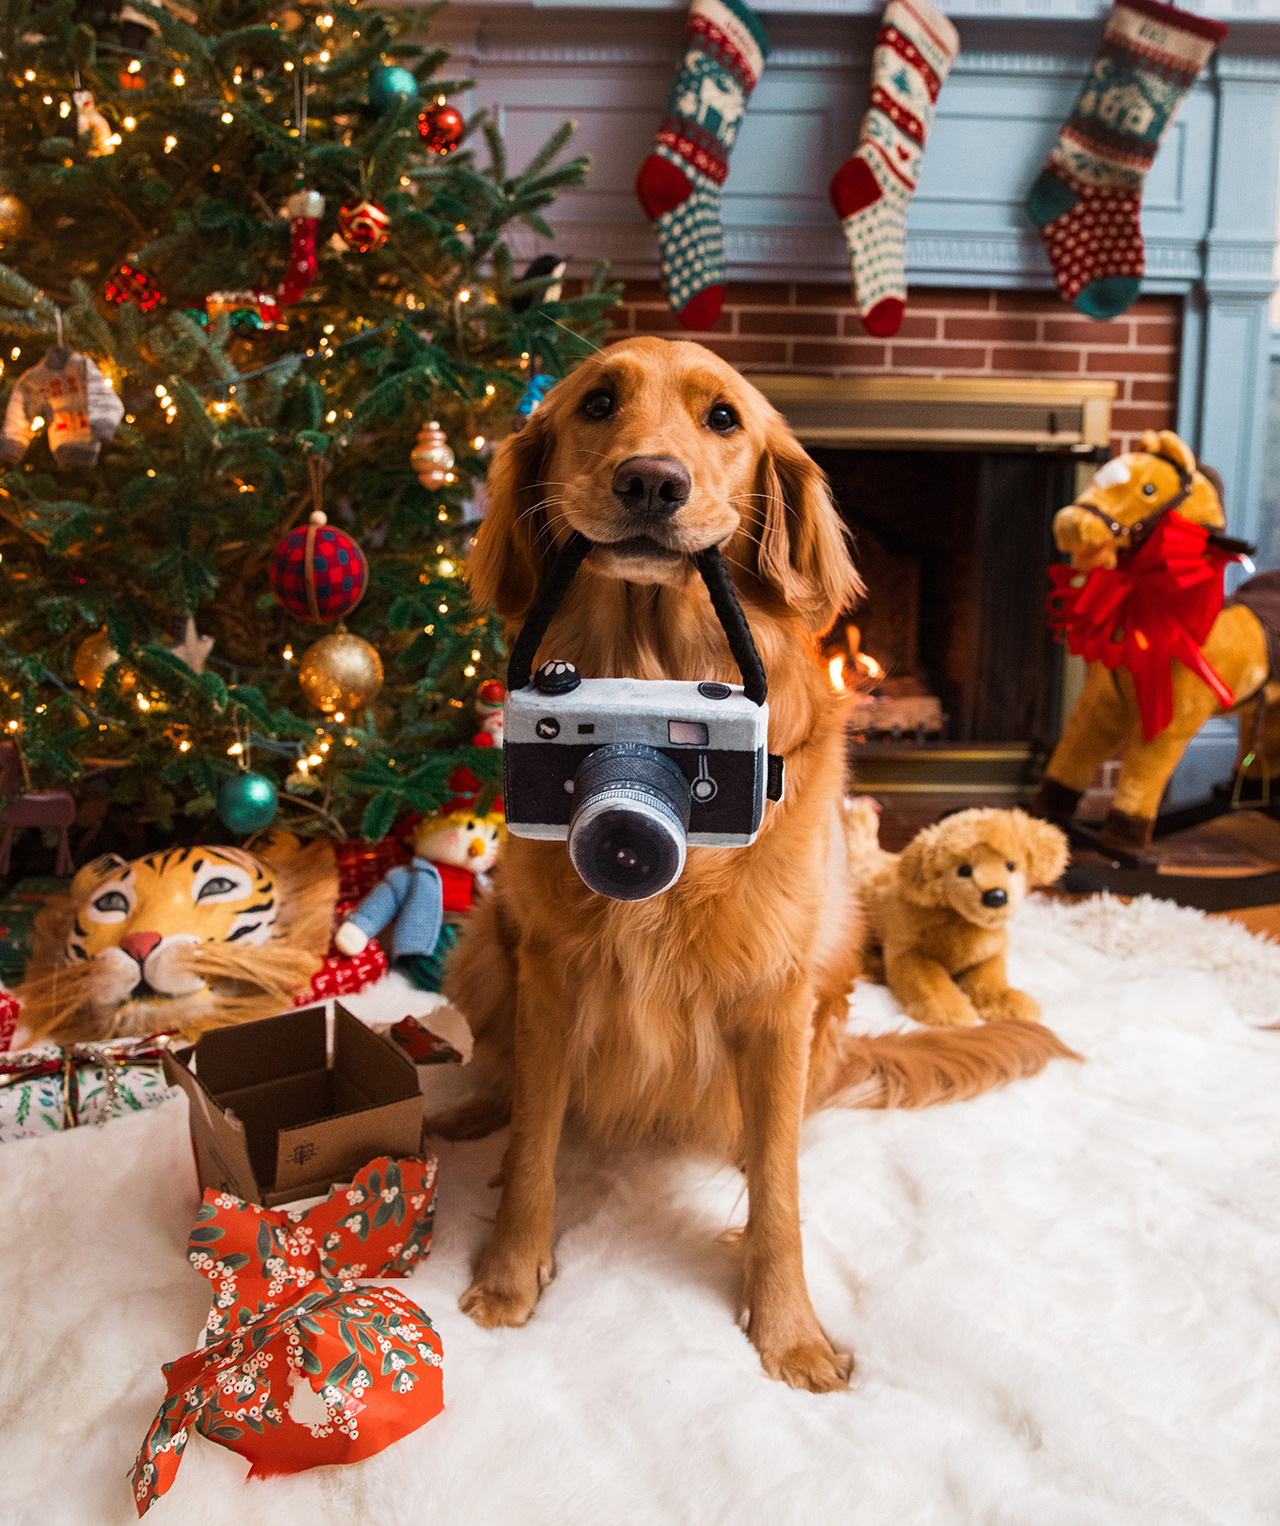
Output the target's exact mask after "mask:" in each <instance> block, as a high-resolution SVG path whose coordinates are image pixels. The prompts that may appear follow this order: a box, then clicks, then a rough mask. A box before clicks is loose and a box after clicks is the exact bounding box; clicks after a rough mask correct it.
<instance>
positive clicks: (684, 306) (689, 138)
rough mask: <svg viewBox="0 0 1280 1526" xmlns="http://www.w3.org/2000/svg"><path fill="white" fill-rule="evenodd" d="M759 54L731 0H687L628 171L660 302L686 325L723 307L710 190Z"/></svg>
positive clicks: (714, 193)
mask: <svg viewBox="0 0 1280 1526" xmlns="http://www.w3.org/2000/svg"><path fill="white" fill-rule="evenodd" d="M768 52H769V39H768V37H767V36H766V35H765V30H764V28H763V27H762V26H761V25H760V23H759V21H758V20H757V19H756V17H755V16H753V15H752V14H751V12H750V11H749V10H748V9H747V7H746V6H745V5H743V4H742V3H741V0H693V4H692V6H691V7H690V8H689V21H688V47H687V50H686V52H685V55H684V61H683V62H682V63H681V65H680V72H679V73H678V74H677V75H676V78H675V83H674V84H673V85H672V87H671V94H670V95H669V96H668V97H667V114H666V116H665V117H663V119H662V126H661V127H660V128H659V130H658V136H657V138H656V139H655V140H654V145H653V151H652V153H650V154H649V156H648V158H646V159H645V161H644V163H643V164H642V165H641V166H640V173H639V174H638V175H637V176H636V195H637V196H638V197H639V198H640V205H641V206H642V207H643V208H644V210H645V213H646V215H647V216H649V217H650V218H652V219H653V221H654V222H655V223H657V225H658V244H659V247H660V252H661V258H662V284H663V287H664V288H665V290H666V293H667V301H668V302H669V303H670V304H671V307H672V310H673V311H674V312H675V315H676V317H677V318H679V320H680V322H681V323H682V324H684V326H685V328H688V329H709V328H711V327H712V326H713V325H714V323H715V321H716V319H717V318H719V316H720V309H721V308H722V307H723V306H724V279H725V272H724V242H723V239H722V236H721V233H720V187H721V186H722V185H723V184H724V182H725V178H726V176H727V175H728V173H729V153H730V150H731V149H732V148H733V141H734V139H735V138H736V137H737V135H738V124H739V123H740V122H741V121H742V114H743V112H744V111H745V110H746V106H747V97H748V96H749V95H750V94H751V92H752V90H753V89H754V88H755V83H756V80H757V79H759V77H760V71H761V69H763V68H764V61H765V58H766V57H767V55H768Z"/></svg>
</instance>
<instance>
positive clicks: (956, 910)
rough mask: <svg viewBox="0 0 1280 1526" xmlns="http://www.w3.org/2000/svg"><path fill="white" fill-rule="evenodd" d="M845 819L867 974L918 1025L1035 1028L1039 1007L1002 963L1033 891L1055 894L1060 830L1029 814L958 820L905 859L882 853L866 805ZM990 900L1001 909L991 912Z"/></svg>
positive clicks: (1063, 850)
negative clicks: (1003, 1023) (1005, 1023)
mask: <svg viewBox="0 0 1280 1526" xmlns="http://www.w3.org/2000/svg"><path fill="white" fill-rule="evenodd" d="M845 811H846V818H847V821H848V825H849V829H850V830H849V840H850V849H851V851H852V853H853V854H854V857H855V860H856V862H857V863H858V865H859V867H860V871H861V872H860V873H859V875H858V879H859V882H860V884H861V886H862V894H863V904H864V908H865V930H864V936H865V944H864V952H865V956H866V958H865V970H866V973H867V974H868V975H869V976H870V977H871V978H873V979H876V980H882V981H883V982H884V983H885V984H887V985H888V986H889V988H890V989H891V990H892V992H893V994H894V995H895V996H896V997H897V998H898V1000H899V1002H901V1004H902V1007H903V1010H904V1011H905V1012H906V1013H907V1015H908V1016H909V1017H913V1018H914V1019H915V1020H916V1022H918V1023H930V1024H933V1025H936V1026H938V1027H947V1028H964V1027H971V1026H973V1025H974V1024H976V1023H979V1022H992V1021H995V1020H997V1019H1008V1018H1019V1019H1022V1020H1023V1021H1025V1022H1037V1021H1038V1020H1039V1017H1040V1008H1039V1006H1038V1004H1037V1003H1036V1002H1035V1000H1034V999H1033V998H1032V997H1030V996H1028V995H1027V994H1026V992H1025V991H1018V990H1015V989H1014V988H1013V987H1012V986H1010V984H1009V980H1008V976H1007V975H1006V973H1005V954H1006V951H1007V949H1008V946H1009V923H1010V922H1011V921H1012V920H1013V917H1014V916H1015V914H1016V913H1017V910H1018V907H1019V906H1021V905H1022V902H1023V899H1024V897H1025V896H1026V893H1027V891H1028V890H1030V889H1032V888H1033V887H1034V886H1036V885H1051V884H1052V883H1053V882H1054V880H1056V879H1057V878H1058V876H1059V875H1060V874H1061V873H1062V871H1063V870H1064V869H1065V868H1066V866H1067V856H1068V855H1067V840H1066V838H1065V837H1064V836H1063V834H1062V833H1061V832H1060V831H1059V830H1058V828H1057V827H1054V826H1050V825H1049V823H1048V822H1046V821H1037V820H1036V819H1035V818H1034V817H1031V816H1028V815H1027V814H1026V813H1025V812H1023V811H1002V810H985V809H984V810H973V811H958V812H957V813H956V814H955V815H954V816H947V817H945V818H944V819H943V820H942V821H939V822H938V823H937V824H936V825H934V826H931V827H926V828H925V829H924V831H922V832H919V833H917V834H916V836H915V837H914V838H913V839H912V840H911V842H910V843H908V844H907V847H906V849H905V851H904V852H902V853H900V854H899V853H886V852H884V850H883V849H882V848H880V846H879V843H878V841H877V827H878V821H877V815H876V812H875V810H874V809H873V808H872V807H871V806H870V804H869V802H867V801H866V800H865V799H858V800H850V801H848V802H846V806H845ZM989 893H994V895H995V897H996V898H997V899H998V898H999V895H1001V894H1003V895H1004V896H1005V900H1004V901H1003V902H1002V903H1001V904H999V905H996V906H991V905H988V904H986V903H985V902H984V901H983V896H984V895H987V894H989Z"/></svg>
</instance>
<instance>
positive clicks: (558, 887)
mask: <svg viewBox="0 0 1280 1526" xmlns="http://www.w3.org/2000/svg"><path fill="white" fill-rule="evenodd" d="M832 719H833V721H834V724H827V723H825V722H824V724H823V725H821V726H820V727H819V728H818V730H817V733H816V734H815V735H814V736H813V737H812V738H811V740H810V743H809V744H808V745H806V746H805V747H803V748H800V749H796V750H795V751H793V753H792V754H791V755H790V757H789V759H788V773H789V777H788V781H787V800H786V802H785V803H784V804H782V805H770V806H768V807H767V808H766V816H765V824H764V827H763V828H762V830H761V833H760V836H759V837H758V838H757V840H756V842H755V843H753V844H752V845H751V846H750V847H747V848H733V849H716V848H691V849H690V850H689V856H688V860H687V863H686V867H685V871H684V873H683V875H682V876H681V878H680V880H679V881H677V883H676V884H675V885H674V886H672V888H671V889H670V890H668V891H665V892H664V893H663V894H662V895H660V896H655V897H654V898H653V899H652V900H649V901H641V902H634V903H626V902H619V901H610V900H607V899H606V898H604V897H601V896H597V895H593V894H592V893H591V892H590V891H588V890H587V889H586V887H585V886H584V885H583V884H582V882H581V881H580V880H579V879H578V877H577V875H576V874H575V872H574V870H573V868H572V866H571V864H570V863H569V859H568V855H567V853H566V852H565V849H564V846H563V844H560V843H545V842H531V841H529V840H527V839H526V840H521V839H512V840H511V841H510V842H509V843H508V845H507V849H506V851H505V855H504V861H503V865H502V879H503V881H504V900H505V901H506V903H507V905H508V906H509V907H511V909H512V912H513V914H514V917H515V920H516V921H517V922H518V924H519V929H520V943H521V945H522V946H525V947H533V948H536V949H537V950H538V951H539V952H540V953H543V954H545V955H547V956H548V961H547V962H549V963H552V964H554V966H555V967H556V968H557V969H558V970H559V971H560V972H561V975H560V979H561V990H560V993H559V996H558V1001H557V1003H556V1005H558V1006H559V1007H560V1011H559V1013H558V1014H557V1017H556V1019H554V1020H558V1021H562V1022H564V1023H565V1025H566V1028H567V1036H568V1063H569V1067H570V1075H571V1095H570V1106H571V1108H572V1109H573V1110H574V1111H575V1112H576V1113H577V1114H579V1115H580V1116H581V1117H583V1118H584V1119H585V1121H586V1122H587V1123H588V1124H589V1126H590V1127H591V1128H592V1130H593V1131H594V1132H597V1133H599V1134H601V1135H603V1136H606V1137H611V1138H619V1137H639V1136H642V1135H651V1136H652V1135H657V1136H659V1137H663V1136H665V1137H668V1138H672V1139H680V1140H682V1141H686V1142H689V1141H695V1142H699V1143H702V1144H705V1145H708V1146H710V1147H712V1148H727V1147H729V1146H730V1145H731V1144H732V1142H733V1141H734V1140H735V1139H736V1137H737V1135H738V1133H739V1130H740V1124H741V1118H740V1113H739V1109H738V1102H737V1091H736V1085H735V1082H734V1078H733V1074H732V1065H731V1059H730V1046H731V1044H732V1042H733V1035H734V1031H735V1026H736V1024H737V1023H738V1021H739V1018H740V1015H741V1013H742V1012H743V1011H744V1010H745V1007H746V1006H747V1005H750V1004H752V1003H758V1001H759V1000H760V999H761V997H762V996H763V997H764V999H765V1000H766V1001H767V999H768V993H770V992H772V991H777V992H778V993H782V992H783V991H784V990H785V989H786V988H787V987H788V986H793V985H794V983H795V981H796V979H797V977H799V978H800V979H802V980H807V981H810V982H812V983H813V984H814V985H815V986H818V985H820V984H821V982H822V979H823V974H824V970H825V969H826V968H827V966H829V965H830V964H831V963H832V962H833V959H834V958H835V956H836V955H837V954H838V953H843V952H844V951H845V950H846V949H847V948H849V947H851V946H854V945H855V944H856V937H857V934H856V930H855V927H854V923H855V922H856V915H857V914H856V907H855V905H854V902H853V898H852V897H851V896H849V895H848V893H847V890H846V889H845V887H844V883H843V881H844V865H843V861H842V860H841V861H840V862H839V863H835V862H833V855H834V854H835V853H836V852H837V851H840V852H841V853H842V851H843V849H842V840H841V839H840V838H839V837H838V835H837V836H834V837H833V834H832V832H831V830H830V818H831V813H832V801H833V800H834V799H838V798H839V792H840V789H841V783H842V775H843V750H842V728H841V726H840V725H839V717H838V715H836V716H833V717H832ZM517 886H519V887H525V893H524V894H520V895H519V901H518V904H517V903H516V902H515V901H514V897H513V892H515V893H517V894H518V892H516V887H517ZM517 957H519V956H518V955H517Z"/></svg>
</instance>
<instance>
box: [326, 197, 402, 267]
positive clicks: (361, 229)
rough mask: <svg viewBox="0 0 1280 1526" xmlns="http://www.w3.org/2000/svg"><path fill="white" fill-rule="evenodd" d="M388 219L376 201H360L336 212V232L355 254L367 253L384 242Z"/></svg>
mask: <svg viewBox="0 0 1280 1526" xmlns="http://www.w3.org/2000/svg"><path fill="white" fill-rule="evenodd" d="M390 221H391V219H390V218H389V217H388V216H387V214H386V213H385V212H384V211H383V210H382V208H381V207H380V206H379V205H378V203H377V202H376V201H361V202H358V203H357V204H356V205H355V206H354V207H343V208H342V210H341V211H340V212H339V213H338V232H339V233H340V234H341V235H342V238H343V241H344V242H345V243H347V244H349V245H350V246H351V247H352V249H354V250H355V252H356V253H357V254H368V253H369V251H370V249H376V248H377V247H378V245H379V244H385V243H386V241H387V225H388V224H389V223H390Z"/></svg>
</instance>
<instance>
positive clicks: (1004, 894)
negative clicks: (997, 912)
mask: <svg viewBox="0 0 1280 1526" xmlns="http://www.w3.org/2000/svg"><path fill="white" fill-rule="evenodd" d="M982 904H983V905H984V906H1007V905H1008V904H1009V892H1008V891H1007V890H1001V889H1000V887H999V886H998V885H997V886H996V887H995V889H994V890H984V891H983V892H982Z"/></svg>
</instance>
